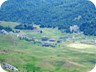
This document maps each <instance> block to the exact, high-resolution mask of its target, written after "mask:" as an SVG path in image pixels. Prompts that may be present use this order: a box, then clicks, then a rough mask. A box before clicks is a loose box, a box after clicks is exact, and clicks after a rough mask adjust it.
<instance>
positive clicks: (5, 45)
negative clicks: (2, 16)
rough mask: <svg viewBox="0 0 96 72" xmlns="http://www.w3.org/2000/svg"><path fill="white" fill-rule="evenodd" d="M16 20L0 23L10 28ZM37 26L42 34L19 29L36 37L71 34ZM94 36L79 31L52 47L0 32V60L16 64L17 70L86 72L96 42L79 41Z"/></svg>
mask: <svg viewBox="0 0 96 72" xmlns="http://www.w3.org/2000/svg"><path fill="white" fill-rule="evenodd" d="M16 24H18V23H12V22H2V23H1V24H0V25H3V26H10V27H12V28H14V26H15V25H16ZM39 29H41V28H39ZM41 30H43V33H42V34H39V33H35V32H33V31H27V30H26V31H24V30H23V31H22V32H23V33H24V34H26V35H27V36H28V37H36V38H38V39H40V38H41V37H44V36H45V37H51V38H55V39H59V37H61V36H69V35H71V34H67V33H61V32H60V31H58V29H48V28H43V29H41ZM94 38H96V37H92V36H90V37H88V36H84V35H81V36H79V37H78V38H76V39H70V40H68V41H63V42H62V43H61V44H59V45H57V46H56V47H43V46H42V45H37V44H34V43H33V42H27V41H25V40H20V39H18V38H17V37H16V35H11V34H9V35H3V34H0V63H1V64H2V63H9V64H11V65H13V66H15V67H17V68H18V69H19V72H88V71H90V70H91V69H92V68H93V67H94V65H95V64H96V45H95V44H94V45H89V44H81V43H80V41H82V40H91V39H92V40H93V39H94ZM9 72H12V71H9Z"/></svg>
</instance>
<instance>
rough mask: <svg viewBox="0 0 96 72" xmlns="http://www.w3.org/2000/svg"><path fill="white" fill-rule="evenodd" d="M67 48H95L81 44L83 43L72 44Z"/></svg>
mask: <svg viewBox="0 0 96 72" xmlns="http://www.w3.org/2000/svg"><path fill="white" fill-rule="evenodd" d="M67 46H68V47H72V48H79V49H84V48H92V47H95V46H94V45H88V44H81V43H72V44H69V45H67Z"/></svg>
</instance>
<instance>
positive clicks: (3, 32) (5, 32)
mask: <svg viewBox="0 0 96 72" xmlns="http://www.w3.org/2000/svg"><path fill="white" fill-rule="evenodd" d="M0 33H2V34H5V35H8V32H7V31H6V30H4V29H2V30H0Z"/></svg>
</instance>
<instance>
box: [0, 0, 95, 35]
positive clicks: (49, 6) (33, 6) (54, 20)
mask: <svg viewBox="0 0 96 72" xmlns="http://www.w3.org/2000/svg"><path fill="white" fill-rule="evenodd" d="M0 20H2V21H13V22H22V23H25V24H32V23H35V24H39V25H40V27H48V28H50V27H51V28H54V27H58V29H60V30H65V31H66V32H69V27H70V26H72V25H78V26H79V27H80V30H81V31H83V32H84V34H86V35H95V36H96V31H95V28H96V22H95V21H96V8H95V6H94V5H93V4H92V3H91V2H90V1H88V0H8V1H6V2H5V3H4V4H3V5H2V7H1V9H0ZM85 24H86V25H85ZM91 31H92V32H91Z"/></svg>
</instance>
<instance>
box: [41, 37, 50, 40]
mask: <svg viewBox="0 0 96 72" xmlns="http://www.w3.org/2000/svg"><path fill="white" fill-rule="evenodd" d="M48 39H49V38H47V37H42V38H41V41H48Z"/></svg>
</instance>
